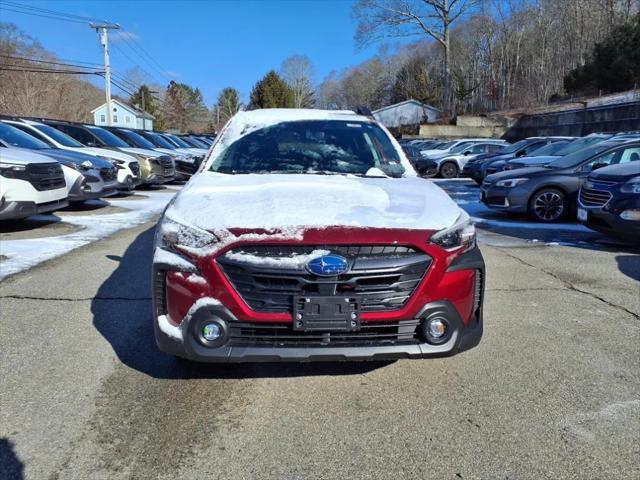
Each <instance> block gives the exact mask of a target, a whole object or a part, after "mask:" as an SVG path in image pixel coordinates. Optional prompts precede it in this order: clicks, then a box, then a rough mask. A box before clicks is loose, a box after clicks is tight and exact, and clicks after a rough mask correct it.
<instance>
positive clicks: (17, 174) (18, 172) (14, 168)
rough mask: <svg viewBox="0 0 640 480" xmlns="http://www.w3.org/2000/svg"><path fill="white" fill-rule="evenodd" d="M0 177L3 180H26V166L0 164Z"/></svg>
mask: <svg viewBox="0 0 640 480" xmlns="http://www.w3.org/2000/svg"><path fill="white" fill-rule="evenodd" d="M0 175H2V176H3V177H5V178H15V179H18V180H26V179H27V177H28V175H27V167H26V165H14V164H12V163H0Z"/></svg>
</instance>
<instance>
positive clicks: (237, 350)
mask: <svg viewBox="0 0 640 480" xmlns="http://www.w3.org/2000/svg"><path fill="white" fill-rule="evenodd" d="M248 125H261V126H262V127H261V128H257V129H251V130H249V131H248V132H247V128H246V127H247V126H248ZM220 173H224V175H220ZM214 232H215V234H214ZM483 278H484V262H483V260H482V256H481V254H480V252H479V250H478V247H477V245H476V241H475V230H474V227H473V225H472V223H471V222H470V218H469V216H468V215H467V214H466V213H465V212H464V210H462V209H460V208H459V207H458V206H457V205H456V204H455V202H454V201H453V200H452V199H451V198H450V197H449V196H448V195H447V194H446V193H445V192H444V191H443V190H441V189H440V188H439V187H438V186H437V185H436V184H434V183H432V182H426V181H424V180H423V179H420V178H417V177H416V176H415V172H414V171H413V168H412V167H411V164H410V163H409V161H408V160H407V159H406V157H405V156H404V155H403V154H402V151H401V149H400V146H399V145H398V144H397V143H396V142H395V140H394V139H393V137H391V136H390V135H389V134H388V132H387V131H386V130H385V129H384V128H382V127H381V126H380V125H379V124H378V123H377V122H375V121H374V120H372V119H371V118H369V117H365V116H361V115H356V114H354V113H346V112H332V111H322V110H297V109H276V110H270V109H261V110H254V111H250V112H240V113H238V114H237V115H236V116H234V117H233V118H232V119H231V120H230V123H229V124H228V128H227V129H225V131H224V132H223V133H222V138H221V139H220V141H219V142H217V143H216V146H214V148H213V150H212V152H211V154H210V156H209V157H208V160H207V163H206V165H205V167H204V171H203V172H201V173H200V174H198V175H197V176H195V177H194V178H192V179H191V180H190V182H189V183H187V185H186V186H185V187H184V188H183V189H182V190H181V191H180V192H179V193H178V194H177V196H176V197H175V199H174V201H173V202H172V203H171V204H170V205H169V207H168V208H167V210H166V211H165V213H164V215H163V217H162V218H161V220H160V222H159V225H158V228H157V236H156V246H155V253H154V260H153V279H154V280H153V287H152V295H153V305H154V312H155V317H156V318H155V321H154V325H155V335H156V341H157V344H158V346H159V347H160V349H161V350H163V351H165V352H168V353H170V354H173V355H176V356H180V357H186V358H188V359H191V360H198V361H208V362H239V361H251V362H256V361H274V360H291V361H303V360H304V361H315V360H332V361H335V360H372V359H381V358H385V359H390V358H423V357H428V356H440V355H444V354H449V355H450V354H455V353H458V352H461V351H464V350H467V349H469V348H472V347H473V346H475V345H477V344H478V342H479V341H480V338H481V335H482V302H483V288H484V287H483V285H484V280H483Z"/></svg>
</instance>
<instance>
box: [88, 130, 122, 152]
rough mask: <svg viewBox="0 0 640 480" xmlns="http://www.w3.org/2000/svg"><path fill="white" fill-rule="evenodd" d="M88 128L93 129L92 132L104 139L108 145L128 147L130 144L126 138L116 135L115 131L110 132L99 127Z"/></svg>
mask: <svg viewBox="0 0 640 480" xmlns="http://www.w3.org/2000/svg"><path fill="white" fill-rule="evenodd" d="M87 128H88V129H89V130H91V133H93V134H94V135H95V136H96V137H98V138H99V139H100V140H102V141H103V142H104V144H105V145H106V146H107V147H117V148H123V147H124V148H126V147H128V146H129V145H127V143H126V142H125V141H124V140H122V139H120V138H118V137H116V136H115V135H114V134H113V133H111V132H108V131H107V130H103V129H102V128H97V127H87Z"/></svg>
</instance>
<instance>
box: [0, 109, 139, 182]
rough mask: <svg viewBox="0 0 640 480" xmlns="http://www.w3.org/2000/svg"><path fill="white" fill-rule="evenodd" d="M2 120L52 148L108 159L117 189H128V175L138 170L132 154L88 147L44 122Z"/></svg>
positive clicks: (23, 119)
mask: <svg viewBox="0 0 640 480" xmlns="http://www.w3.org/2000/svg"><path fill="white" fill-rule="evenodd" d="M3 122H5V123H7V124H9V125H12V126H13V127H16V128H18V129H20V130H22V131H23V132H25V133H28V134H29V135H31V136H33V137H35V138H37V139H38V140H41V141H43V142H45V143H46V144H48V145H49V146H51V147H52V148H58V149H60V150H67V151H72V152H77V153H82V154H85V155H90V156H92V157H97V158H100V159H103V160H107V161H109V162H110V163H111V164H112V165H113V166H114V167H116V173H117V182H118V186H117V188H118V189H119V190H127V189H129V188H130V185H131V181H129V178H128V177H129V176H132V175H133V173H134V171H135V172H137V171H138V170H139V164H138V163H137V161H136V158H135V157H133V156H132V155H130V154H126V153H123V152H119V151H117V150H114V149H110V148H99V147H88V146H86V145H83V144H82V143H80V142H78V141H77V140H76V139H75V138H72V137H70V136H69V135H67V134H66V133H64V132H62V131H60V130H58V129H57V128H54V127H52V126H50V125H47V124H45V123H42V122H39V121H35V120H30V119H25V118H22V119H12V120H3ZM132 169H133V170H132Z"/></svg>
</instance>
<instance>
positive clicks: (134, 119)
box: [91, 100, 153, 130]
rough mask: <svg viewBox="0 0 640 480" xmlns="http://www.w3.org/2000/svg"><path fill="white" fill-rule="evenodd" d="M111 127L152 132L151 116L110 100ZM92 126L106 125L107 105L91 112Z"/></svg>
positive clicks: (104, 104)
mask: <svg viewBox="0 0 640 480" xmlns="http://www.w3.org/2000/svg"><path fill="white" fill-rule="evenodd" d="M111 112H112V113H111V114H112V117H111V118H112V125H113V126H114V127H125V128H136V129H138V130H153V115H151V114H150V113H147V112H143V111H142V110H138V109H137V108H136V107H132V106H131V105H127V104H126V103H122V102H120V101H118V100H111ZM91 113H92V114H93V123H94V125H98V126H103V125H107V104H106V103H103V104H102V105H100V106H99V107H98V108H96V109H93V110H91Z"/></svg>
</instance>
